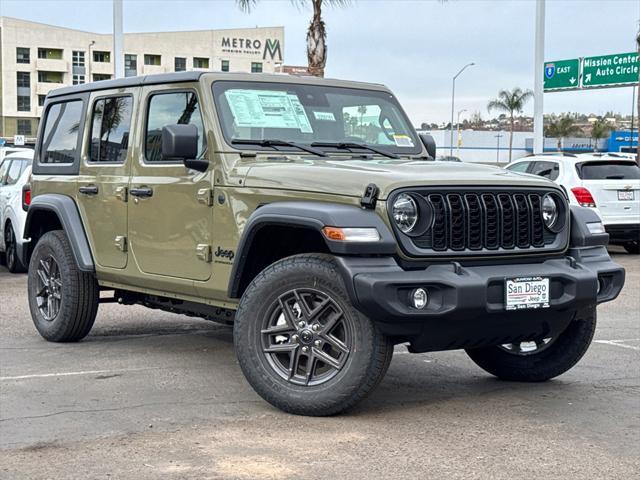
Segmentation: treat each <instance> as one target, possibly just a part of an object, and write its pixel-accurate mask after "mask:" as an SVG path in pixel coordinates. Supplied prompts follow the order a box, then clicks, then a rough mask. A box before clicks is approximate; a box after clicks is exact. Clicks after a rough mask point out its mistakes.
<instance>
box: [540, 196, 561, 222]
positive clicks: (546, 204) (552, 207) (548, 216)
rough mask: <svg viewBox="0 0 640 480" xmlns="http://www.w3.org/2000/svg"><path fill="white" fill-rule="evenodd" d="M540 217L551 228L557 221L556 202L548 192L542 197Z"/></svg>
mask: <svg viewBox="0 0 640 480" xmlns="http://www.w3.org/2000/svg"><path fill="white" fill-rule="evenodd" d="M542 219H543V220H544V224H545V226H546V227H547V228H549V229H551V228H553V226H554V225H555V224H556V222H557V221H558V204H557V203H556V201H555V200H554V199H553V197H552V196H551V195H550V194H548V193H547V194H546V195H545V196H544V197H542Z"/></svg>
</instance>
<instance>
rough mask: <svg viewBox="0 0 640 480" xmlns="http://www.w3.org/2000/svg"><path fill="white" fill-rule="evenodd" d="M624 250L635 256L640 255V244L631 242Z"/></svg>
mask: <svg viewBox="0 0 640 480" xmlns="http://www.w3.org/2000/svg"><path fill="white" fill-rule="evenodd" d="M624 249H625V250H626V251H627V252H628V253H631V254H633V255H638V254H639V253H640V242H637V241H636V242H629V243H626V244H625V246H624Z"/></svg>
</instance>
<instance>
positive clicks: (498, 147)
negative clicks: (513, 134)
mask: <svg viewBox="0 0 640 480" xmlns="http://www.w3.org/2000/svg"><path fill="white" fill-rule="evenodd" d="M502 137H503V135H502V134H501V133H498V134H497V135H496V139H497V141H498V145H497V146H496V163H500V139H501V138H502Z"/></svg>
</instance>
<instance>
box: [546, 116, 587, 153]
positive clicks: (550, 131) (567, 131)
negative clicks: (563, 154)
mask: <svg viewBox="0 0 640 480" xmlns="http://www.w3.org/2000/svg"><path fill="white" fill-rule="evenodd" d="M580 133H582V130H581V129H580V127H578V126H577V125H574V124H573V119H572V118H571V117H570V116H568V115H563V116H561V117H560V118H558V119H557V120H552V121H551V123H549V125H547V128H546V129H545V132H544V134H545V136H546V137H556V138H557V139H558V151H560V150H562V141H563V140H564V138H565V137H570V136H571V135H577V134H580Z"/></svg>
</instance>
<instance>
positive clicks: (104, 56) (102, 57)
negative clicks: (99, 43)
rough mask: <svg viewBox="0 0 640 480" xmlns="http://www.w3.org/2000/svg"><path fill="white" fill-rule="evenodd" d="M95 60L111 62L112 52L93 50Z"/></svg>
mask: <svg viewBox="0 0 640 480" xmlns="http://www.w3.org/2000/svg"><path fill="white" fill-rule="evenodd" d="M93 61H94V62H100V63H109V62H111V52H102V51H99V50H96V51H94V52H93Z"/></svg>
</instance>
